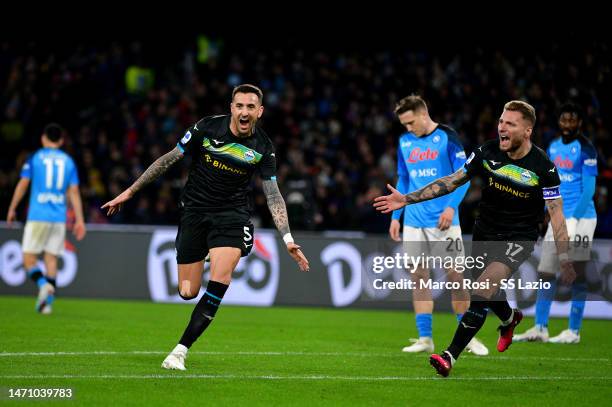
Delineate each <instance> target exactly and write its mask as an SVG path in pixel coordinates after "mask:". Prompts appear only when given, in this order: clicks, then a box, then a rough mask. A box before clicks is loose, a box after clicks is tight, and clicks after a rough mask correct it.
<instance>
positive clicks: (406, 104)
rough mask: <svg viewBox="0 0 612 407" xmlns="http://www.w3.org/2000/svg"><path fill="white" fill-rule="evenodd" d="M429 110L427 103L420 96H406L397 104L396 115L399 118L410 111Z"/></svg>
mask: <svg viewBox="0 0 612 407" xmlns="http://www.w3.org/2000/svg"><path fill="white" fill-rule="evenodd" d="M421 109H425V110H427V103H425V101H424V100H423V98H422V97H420V96H419V95H414V94H413V95H410V96H406V97H405V98H403V99H402V100H400V101H399V102H397V103H396V104H395V115H396V116H399V115H400V114H402V113H405V112H407V111H409V110H412V111H413V112H416V111H417V110H421Z"/></svg>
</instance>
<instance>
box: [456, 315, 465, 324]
mask: <svg viewBox="0 0 612 407" xmlns="http://www.w3.org/2000/svg"><path fill="white" fill-rule="evenodd" d="M455 315H456V316H457V323H459V322H461V318H463V314H455Z"/></svg>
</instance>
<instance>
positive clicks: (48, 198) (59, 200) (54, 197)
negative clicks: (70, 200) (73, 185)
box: [36, 192, 64, 205]
mask: <svg viewBox="0 0 612 407" xmlns="http://www.w3.org/2000/svg"><path fill="white" fill-rule="evenodd" d="M36 200H37V201H38V203H40V204H45V203H47V202H51V203H54V204H56V205H62V204H63V203H64V194H54V193H53V192H41V193H40V194H38V195H37V196H36Z"/></svg>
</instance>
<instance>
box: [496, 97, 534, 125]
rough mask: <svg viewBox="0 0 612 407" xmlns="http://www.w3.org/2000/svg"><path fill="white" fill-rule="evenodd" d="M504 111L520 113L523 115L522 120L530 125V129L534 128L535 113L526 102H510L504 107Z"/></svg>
mask: <svg viewBox="0 0 612 407" xmlns="http://www.w3.org/2000/svg"><path fill="white" fill-rule="evenodd" d="M504 110H510V111H511V112H520V113H521V115H523V119H525V120H527V121H528V122H529V123H531V127H533V126H535V123H536V112H535V108H534V107H533V106H531V105H530V104H529V103H527V102H523V101H522V100H511V101H510V102H508V103H506V104H505V105H504Z"/></svg>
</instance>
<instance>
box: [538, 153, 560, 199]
mask: <svg viewBox="0 0 612 407" xmlns="http://www.w3.org/2000/svg"><path fill="white" fill-rule="evenodd" d="M542 162H543V165H542V169H541V173H540V187H541V188H542V197H543V198H544V199H557V198H561V191H560V189H559V186H560V185H561V180H560V179H559V172H558V171H557V167H555V164H554V163H553V162H552V161H550V159H549V158H548V157H546V156H545V155H544V154H542Z"/></svg>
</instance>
